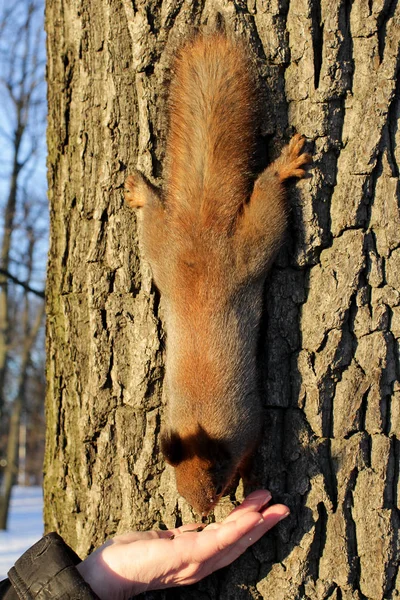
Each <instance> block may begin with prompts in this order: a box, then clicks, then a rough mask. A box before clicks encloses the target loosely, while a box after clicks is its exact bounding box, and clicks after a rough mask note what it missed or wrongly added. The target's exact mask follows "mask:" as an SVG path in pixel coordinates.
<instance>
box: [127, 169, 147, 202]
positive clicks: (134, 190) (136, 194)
mask: <svg viewBox="0 0 400 600" xmlns="http://www.w3.org/2000/svg"><path fill="white" fill-rule="evenodd" d="M142 183H143V182H142V178H141V177H140V176H139V174H138V173H136V174H135V175H129V176H128V177H127V178H126V181H125V202H126V204H127V205H128V206H129V207H130V208H141V207H142V206H144V205H145V198H144V194H143V193H141V191H142V190H141V186H142Z"/></svg>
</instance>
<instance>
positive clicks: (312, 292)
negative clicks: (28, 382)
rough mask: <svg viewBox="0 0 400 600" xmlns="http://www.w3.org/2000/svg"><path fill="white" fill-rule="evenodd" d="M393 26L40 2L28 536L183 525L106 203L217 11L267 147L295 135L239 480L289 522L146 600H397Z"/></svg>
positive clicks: (136, 270) (158, 352) (326, 6)
mask: <svg viewBox="0 0 400 600" xmlns="http://www.w3.org/2000/svg"><path fill="white" fill-rule="evenodd" d="M399 17H400V5H399V3H398V2H397V0H369V1H368V2H367V1H366V0H352V1H350V0H349V1H346V0H290V1H289V0H270V1H262V0H248V2H244V1H238V2H232V1H228V0H218V1H211V0H210V1H204V0H201V1H199V2H195V3H194V2H190V1H189V0H172V1H169V0H168V1H167V0H164V1H161V0H158V1H157V0H147V1H142V2H135V3H132V2H131V0H114V1H111V0H105V1H102V2H100V1H99V0H91V1H89V2H87V1H85V2H83V1H82V0H48V1H47V15H46V19H47V34H48V58H49V63H48V82H49V130H48V143H49V187H50V203H51V221H52V226H51V229H52V232H51V250H50V259H49V274H48V288H47V293H48V301H47V302H48V304H47V307H48V364H47V369H48V393H47V424H48V432H47V451H46V461H45V471H46V472H45V498H46V503H45V504H46V529H47V530H50V529H56V530H58V531H59V532H60V533H61V534H62V535H63V536H64V537H65V538H66V539H67V541H68V542H69V543H70V544H72V546H73V547H74V548H75V549H76V550H77V551H78V552H80V553H82V554H85V553H86V552H88V551H90V550H91V549H92V548H93V547H95V546H96V545H98V544H100V543H101V542H103V540H104V539H105V538H106V537H107V536H110V535H113V534H115V533H116V532H122V531H125V530H127V529H130V528H143V529H145V528H149V527H157V526H160V525H162V524H165V525H167V526H172V525H175V523H176V522H177V521H179V520H180V519H181V518H182V519H183V520H184V521H187V520H188V519H191V518H192V515H191V513H190V510H189V508H188V507H187V505H186V504H185V503H184V501H183V500H182V499H178V498H177V496H176V492H175V486H174V483H173V474H172V472H171V470H170V469H165V468H164V463H163V461H162V458H161V456H160V453H159V450H158V445H157V439H158V437H157V436H158V432H159V426H160V421H161V420H162V402H161V388H162V376H163V333H162V325H161V321H160V315H159V299H158V295H157V292H156V290H155V289H154V287H153V286H152V283H151V277H150V273H149V269H148V267H147V266H146V263H145V261H143V260H142V258H141V253H140V243H139V242H138V236H137V217H136V216H135V214H133V213H131V212H129V210H128V209H127V208H126V207H125V206H124V205H123V194H122V191H123V183H124V179H125V177H126V174H127V173H128V172H129V169H132V168H133V167H137V166H138V167H139V168H141V169H142V170H143V171H144V172H145V173H146V174H147V175H148V176H150V177H151V176H153V177H154V179H155V180H156V181H158V182H159V181H161V177H162V162H163V156H164V141H165V96H166V94H165V89H166V86H165V81H166V80H167V79H168V65H169V64H170V57H171V55H172V54H173V52H174V50H175V49H176V47H177V45H178V44H179V42H180V40H181V39H182V38H184V37H185V35H187V34H188V33H190V32H191V31H192V29H193V26H195V27H208V28H210V29H212V28H213V27H215V25H216V24H217V23H219V24H220V25H221V24H222V25H223V26H224V27H225V29H226V30H227V32H228V33H229V34H235V35H238V36H241V37H243V38H245V39H247V40H249V43H250V45H251V46H252V47H253V48H254V52H255V54H256V56H257V62H258V69H259V72H260V75H261V77H262V80H263V86H264V92H265V103H264V104H265V114H264V118H263V122H262V124H261V129H262V133H263V135H264V137H265V140H266V142H267V147H268V154H269V157H270V158H273V157H274V156H275V155H276V154H277V153H278V151H279V149H280V147H281V145H282V144H283V142H284V141H286V140H287V139H288V137H289V135H290V133H291V131H292V129H293V128H294V129H296V130H297V131H299V132H301V133H303V134H305V135H306V136H307V137H308V138H309V140H311V141H312V142H313V153H314V160H315V166H314V169H313V174H312V177H311V178H309V179H307V180H305V181H303V182H301V183H299V184H298V185H297V187H296V189H292V191H291V193H290V203H291V208H292V210H291V225H290V231H289V235H288V241H287V243H286V245H285V247H284V248H283V249H282V251H281V252H280V255H279V257H278V259H277V261H276V264H275V266H274V268H273V270H272V272H271V275H270V277H269V280H268V285H267V287H266V293H265V306H266V311H265V312H266V317H265V322H263V323H262V328H261V340H260V375H261V379H262V389H263V394H262V397H263V402H264V406H265V434H264V438H263V442H262V445H261V448H260V450H259V453H258V460H257V465H258V467H257V475H258V478H259V482H260V484H261V485H263V486H266V487H268V488H269V489H270V490H272V492H273V494H274V499H276V500H281V501H282V500H283V501H286V502H287V503H288V504H289V506H290V507H291V510H292V516H291V517H290V518H289V519H287V520H286V521H285V522H284V523H282V524H281V525H280V526H279V527H278V528H277V529H276V531H275V532H273V533H271V535H269V536H266V537H265V539H263V540H261V541H260V542H259V543H258V544H257V545H256V546H255V547H254V548H253V549H252V550H251V551H249V552H248V553H247V554H246V555H245V556H244V557H242V558H241V559H240V560H239V561H238V562H237V563H236V564H235V565H234V566H233V567H231V568H228V569H227V570H226V571H225V572H224V573H222V574H219V576H218V577H211V578H209V579H208V580H207V581H205V582H202V583H201V584H199V585H198V586H196V587H194V588H192V589H186V590H181V591H177V590H174V591H173V593H172V595H171V592H165V593H163V594H159V595H161V596H165V597H173V598H196V599H199V598H220V599H224V600H225V599H226V600H227V599H229V598H239V599H240V598H243V599H248V598H266V599H268V600H281V599H282V600H289V599H302V598H308V599H310V600H323V599H325V598H331V599H335V600H339V599H351V598H356V599H362V598H364V599H365V598H368V599H373V600H378V599H382V598H398V597H399V596H400V576H399V574H398V567H399V558H400V557H399V542H398V530H399V513H398V498H399V457H400V444H399V436H400V403H399V399H400V385H399V366H398V363H396V355H397V354H398V338H399V337H400V292H399V285H398V284H399V273H400V247H399V227H400V215H399V183H398V177H399V166H398V165H399V163H400V149H399V148H400V145H399V142H400V139H399V138H400V132H399V130H398V119H399V114H400V99H399V88H398V84H397V87H396V81H397V80H398V71H399V40H400V21H399ZM238 496H240V493H239V494H238ZM229 508H230V503H229V502H228V500H227V501H226V502H224V503H223V504H222V505H221V506H220V507H218V508H217V510H216V515H217V517H221V516H222V515H223V514H225V513H226V512H227V511H228V510H229ZM157 596H158V595H157Z"/></svg>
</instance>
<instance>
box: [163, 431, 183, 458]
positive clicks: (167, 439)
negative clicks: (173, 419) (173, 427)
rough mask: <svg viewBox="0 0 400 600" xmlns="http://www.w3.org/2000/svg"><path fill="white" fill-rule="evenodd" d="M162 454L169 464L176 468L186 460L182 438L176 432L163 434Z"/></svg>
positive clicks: (164, 432)
mask: <svg viewBox="0 0 400 600" xmlns="http://www.w3.org/2000/svg"><path fill="white" fill-rule="evenodd" d="M160 441H161V452H162V453H163V454H164V458H165V460H166V461H167V463H168V464H170V465H172V466H173V467H176V466H177V465H179V463H180V462H182V460H183V458H184V451H183V443H182V438H181V437H180V436H179V435H178V434H177V433H176V432H175V431H163V432H162V433H161V438H160Z"/></svg>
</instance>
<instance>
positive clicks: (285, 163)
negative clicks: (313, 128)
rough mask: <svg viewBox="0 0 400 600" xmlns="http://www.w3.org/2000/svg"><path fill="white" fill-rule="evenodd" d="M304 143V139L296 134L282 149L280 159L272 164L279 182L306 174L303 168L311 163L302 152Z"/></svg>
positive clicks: (308, 156)
mask: <svg viewBox="0 0 400 600" xmlns="http://www.w3.org/2000/svg"><path fill="white" fill-rule="evenodd" d="M304 143H305V138H304V137H303V136H302V135H300V134H299V133H296V134H295V135H294V136H293V137H292V139H291V140H290V142H289V144H288V145H287V146H285V147H284V148H283V150H282V153H281V155H280V157H279V158H278V159H277V160H276V161H275V163H274V166H275V168H276V173H277V175H278V177H279V181H285V180H286V179H290V178H291V177H298V178H301V177H304V175H305V174H306V170H305V169H304V166H305V165H307V164H308V163H310V162H311V161H312V157H311V156H310V155H309V154H307V153H305V152H302V149H303V146H304Z"/></svg>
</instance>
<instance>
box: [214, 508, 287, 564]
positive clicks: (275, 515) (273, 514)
mask: <svg viewBox="0 0 400 600" xmlns="http://www.w3.org/2000/svg"><path fill="white" fill-rule="evenodd" d="M288 515H289V509H288V507H287V506H285V505H283V504H275V505H274V506H271V507H269V508H266V509H265V510H264V511H263V512H262V513H261V519H260V520H259V522H258V523H257V524H256V525H255V526H254V527H253V528H252V529H251V530H250V531H249V532H247V533H246V534H244V535H243V536H242V537H241V539H240V540H239V541H238V542H237V543H236V544H233V545H231V546H230V547H229V548H227V549H226V550H225V552H222V553H221V554H220V555H219V556H218V557H216V560H215V561H212V564H211V565H210V567H211V568H212V570H211V571H209V572H210V573H212V572H214V571H216V570H217V569H222V568H223V567H226V566H227V565H229V564H231V563H232V562H233V561H234V560H236V559H237V558H238V557H239V556H240V555H241V554H243V552H245V551H246V550H247V548H249V547H250V546H252V545H253V544H255V542H257V541H258V540H259V539H260V538H261V537H262V536H263V535H265V533H267V531H269V530H270V529H272V527H274V526H275V525H276V524H277V523H279V521H282V519H285V518H286V517H287V516H288Z"/></svg>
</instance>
